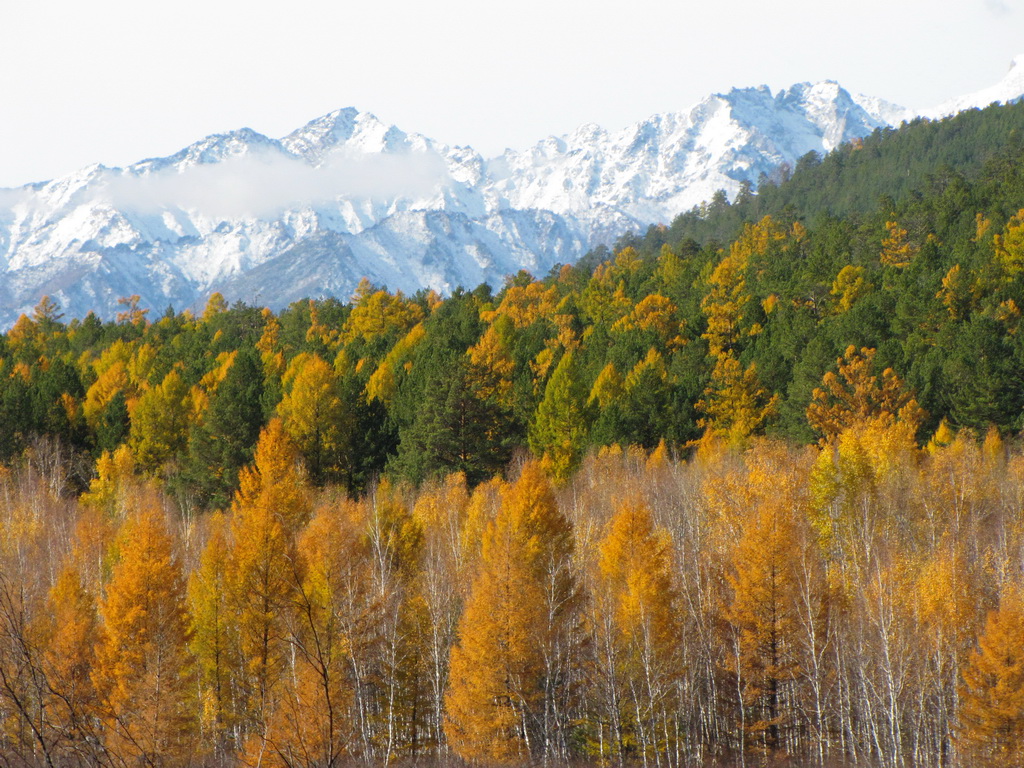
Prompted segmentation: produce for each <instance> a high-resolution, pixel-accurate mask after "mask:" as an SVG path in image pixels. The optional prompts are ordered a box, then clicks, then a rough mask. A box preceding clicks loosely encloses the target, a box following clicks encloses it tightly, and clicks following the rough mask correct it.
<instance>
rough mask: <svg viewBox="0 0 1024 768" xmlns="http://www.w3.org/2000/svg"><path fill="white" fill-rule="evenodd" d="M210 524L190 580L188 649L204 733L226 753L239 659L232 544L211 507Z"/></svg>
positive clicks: (239, 673) (209, 743)
mask: <svg viewBox="0 0 1024 768" xmlns="http://www.w3.org/2000/svg"><path fill="white" fill-rule="evenodd" d="M208 526H209V535H208V537H207V540H206V546H205V547H204V549H203V553H202V555H201V556H200V558H199V567H198V568H197V569H196V570H195V571H193V572H192V575H191V577H190V578H189V582H188V598H189V608H190V611H189V616H190V627H191V639H190V643H189V649H190V650H191V652H192V656H193V658H194V659H195V662H196V671H197V672H198V676H199V699H200V702H199V703H200V722H201V725H202V732H203V735H204V739H205V741H206V742H207V747H208V748H211V749H212V750H213V752H214V754H215V755H224V754H226V753H228V752H229V751H231V749H232V748H233V746H234V745H233V744H232V739H231V733H232V729H233V728H234V727H235V726H236V725H237V724H238V721H239V704H240V703H239V702H238V700H237V694H236V690H237V687H238V681H239V679H240V678H241V677H242V666H243V665H242V661H241V658H240V653H239V645H238V632H237V627H236V625H235V616H234V614H233V612H232V604H231V597H232V596H231V593H230V587H231V584H230V582H229V579H230V575H231V546H230V541H229V537H228V528H227V522H226V520H225V519H224V515H223V514H222V513H220V512H217V513H214V514H213V515H212V516H211V518H210V520H209V521H208Z"/></svg>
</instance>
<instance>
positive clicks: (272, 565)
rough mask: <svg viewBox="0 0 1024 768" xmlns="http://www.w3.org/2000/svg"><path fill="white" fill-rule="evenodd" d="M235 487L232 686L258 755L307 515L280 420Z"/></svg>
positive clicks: (280, 674)
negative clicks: (237, 667)
mask: <svg viewBox="0 0 1024 768" xmlns="http://www.w3.org/2000/svg"><path fill="white" fill-rule="evenodd" d="M239 485H240V487H239V490H238V493H237V494H236V496H235V501H234V506H233V511H232V519H231V536H232V540H233V548H232V551H231V564H230V570H229V586H228V588H229V594H230V606H231V610H232V612H233V613H234V615H235V621H236V623H237V632H238V644H239V651H240V654H241V658H242V659H243V660H244V661H243V663H244V667H245V668H244V669H243V670H242V671H241V677H240V679H239V680H238V682H237V685H238V688H239V691H240V694H239V695H240V697H241V699H242V702H243V704H242V708H243V716H242V729H243V732H246V733H248V734H249V735H250V736H252V737H253V738H252V739H251V740H250V747H251V748H252V749H254V750H256V751H262V750H263V749H264V748H265V744H264V739H265V736H266V732H267V726H268V723H269V722H270V720H271V718H272V716H273V710H274V707H275V705H276V703H277V696H278V694H279V690H278V689H279V686H280V684H281V682H282V680H283V679H284V676H285V675H286V673H287V670H288V665H289V659H290V653H289V635H288V624H289V621H290V614H291V611H292V608H293V605H294V598H295V594H296V589H297V586H298V584H299V582H300V581H301V564H300V561H299V558H298V557H297V555H296V549H295V537H296V535H297V533H298V531H299V530H300V529H301V528H302V526H304V525H305V524H306V522H307V521H308V519H309V515H310V504H309V500H308V498H307V493H306V485H305V480H304V478H303V476H302V473H301V471H300V468H299V466H298V455H297V453H296V451H295V448H294V447H293V445H292V443H291V441H290V440H289V438H288V435H287V434H286V433H285V431H284V426H283V424H282V422H281V420H280V419H273V420H271V422H270V423H269V424H268V425H267V427H266V428H265V429H264V430H263V432H262V433H261V434H260V439H259V443H258V444H257V446H256V456H255V465H254V466H252V467H246V468H245V469H243V470H242V472H241V474H240V477H239Z"/></svg>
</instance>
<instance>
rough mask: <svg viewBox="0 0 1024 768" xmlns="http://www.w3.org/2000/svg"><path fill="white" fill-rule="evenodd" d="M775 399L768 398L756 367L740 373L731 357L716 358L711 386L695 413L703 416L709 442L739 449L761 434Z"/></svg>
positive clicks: (773, 410)
mask: <svg viewBox="0 0 1024 768" xmlns="http://www.w3.org/2000/svg"><path fill="white" fill-rule="evenodd" d="M777 403H778V395H771V396H769V395H768V391H767V390H766V389H765V388H764V387H762V386H761V384H760V382H759V381H758V379H757V366H756V364H755V363H751V364H750V365H749V366H747V369H746V370H743V367H742V365H741V364H740V361H739V360H737V359H736V358H735V357H734V356H733V354H732V353H731V352H730V353H726V354H723V355H721V356H719V358H718V360H717V361H716V362H715V367H714V369H713V370H712V372H711V385H710V386H709V387H708V388H707V389H706V390H705V391H704V399H703V400H701V401H699V402H698V403H697V409H698V410H700V411H702V412H703V413H704V414H705V417H704V418H702V419H701V420H700V422H699V424H700V426H701V427H703V428H704V429H705V435H706V436H707V437H708V438H712V437H714V438H722V439H724V440H725V442H726V444H728V445H731V446H742V445H743V444H744V443H745V442H746V440H747V438H749V437H750V436H751V435H753V434H756V433H757V432H758V431H760V430H761V429H762V428H763V426H764V424H765V422H766V421H767V420H768V419H769V418H770V417H771V416H772V415H773V414H774V413H775V408H776V404H777Z"/></svg>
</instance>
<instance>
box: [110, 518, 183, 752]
mask: <svg viewBox="0 0 1024 768" xmlns="http://www.w3.org/2000/svg"><path fill="white" fill-rule="evenodd" d="M119 551H120V561H119V562H118V563H117V565H116V566H115V567H114V570H113V573H112V575H111V577H110V582H109V584H108V585H107V589H106V594H105V596H104V599H103V600H102V602H101V603H100V616H101V617H102V620H103V623H102V628H101V634H100V640H99V643H98V645H97V647H96V665H95V668H94V672H93V683H94V685H95V686H96V689H97V691H98V692H99V698H100V712H101V719H102V722H103V724H104V731H105V733H104V738H105V742H106V744H107V746H108V748H109V749H110V751H111V752H113V753H114V754H115V755H118V756H119V758H120V759H121V760H124V761H125V762H131V763H137V764H140V765H176V764H179V763H185V762H186V760H187V758H188V755H189V752H190V750H191V747H192V738H193V735H194V714H193V713H194V702H193V701H192V700H191V699H192V693H193V684H192V681H191V676H190V672H189V659H188V654H187V642H188V616H187V611H186V605H185V581H184V577H183V574H182V570H181V565H180V563H179V562H178V559H177V557H176V556H175V553H174V540H173V538H172V537H171V535H170V533H169V532H168V531H167V526H166V523H165V521H164V517H163V512H162V510H161V509H160V508H159V507H158V506H156V505H155V504H153V503H150V504H149V505H147V506H146V507H144V508H143V509H142V510H141V511H140V512H138V513H136V514H135V515H134V516H133V517H130V518H129V519H128V521H127V522H126V523H125V525H124V527H123V529H122V531H121V534H120V536H119Z"/></svg>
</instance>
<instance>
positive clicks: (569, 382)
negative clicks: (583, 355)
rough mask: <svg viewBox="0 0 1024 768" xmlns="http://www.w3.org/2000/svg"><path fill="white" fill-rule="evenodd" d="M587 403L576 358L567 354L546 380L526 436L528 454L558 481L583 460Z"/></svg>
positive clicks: (568, 352)
mask: <svg viewBox="0 0 1024 768" xmlns="http://www.w3.org/2000/svg"><path fill="white" fill-rule="evenodd" d="M586 400H587V390H586V388H585V386H584V384H583V382H582V381H581V376H580V370H579V368H578V366H577V365H576V363H575V357H574V355H573V353H572V352H570V351H567V352H566V353H565V354H563V355H562V359H561V360H560V361H559V362H558V365H557V367H556V368H555V372H554V373H552V374H551V378H550V379H548V383H547V386H546V387H545V388H544V399H543V400H542V401H541V403H540V405H539V406H537V413H536V416H535V419H534V422H533V424H532V425H531V427H530V435H529V437H530V450H532V451H533V453H534V455H535V456H537V457H540V458H542V459H543V460H544V462H545V465H546V466H547V467H548V468H549V471H550V472H551V474H552V476H553V477H555V478H556V479H557V480H559V481H564V480H566V479H568V477H569V475H570V474H571V473H572V471H573V470H575V469H576V467H577V465H578V464H579V462H580V460H581V459H582V458H583V451H584V449H585V448H586V440H587V431H588V428H589V424H588V422H589V418H588V414H587V410H586Z"/></svg>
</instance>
